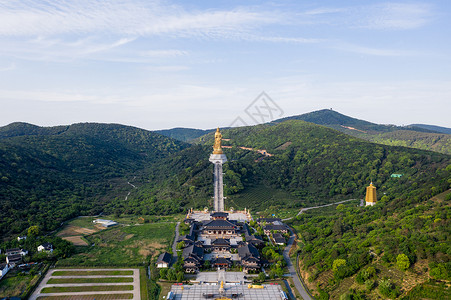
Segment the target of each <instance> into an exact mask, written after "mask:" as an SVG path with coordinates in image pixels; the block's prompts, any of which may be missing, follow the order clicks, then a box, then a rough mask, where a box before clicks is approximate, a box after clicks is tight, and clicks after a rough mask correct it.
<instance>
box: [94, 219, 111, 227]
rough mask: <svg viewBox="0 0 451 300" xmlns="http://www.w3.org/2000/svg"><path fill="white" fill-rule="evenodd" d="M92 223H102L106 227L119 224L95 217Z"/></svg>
mask: <svg viewBox="0 0 451 300" xmlns="http://www.w3.org/2000/svg"><path fill="white" fill-rule="evenodd" d="M92 223H95V224H99V225H102V226H103V227H106V228H108V227H111V226H115V225H117V222H114V221H111V220H104V219H95V220H94V221H92Z"/></svg>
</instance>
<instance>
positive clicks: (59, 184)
mask: <svg viewBox="0 0 451 300" xmlns="http://www.w3.org/2000/svg"><path fill="white" fill-rule="evenodd" d="M0 133H1V136H2V138H0V218H1V220H2V222H1V223H0V234H2V235H3V234H6V233H7V232H16V233H17V232H20V231H21V230H23V229H25V228H27V227H28V226H29V225H33V224H39V225H41V227H42V229H44V230H51V229H54V228H55V227H56V226H57V225H58V224H59V223H60V222H61V221H62V220H65V219H67V218H70V217H74V216H77V215H79V214H89V213H93V212H100V211H101V209H102V205H104V204H105V203H107V202H109V201H111V199H113V197H112V196H109V197H105V196H106V195H108V194H110V195H111V194H113V192H114V190H115V188H117V187H118V182H116V178H123V177H124V176H126V175H127V174H134V173H136V172H138V171H139V170H143V169H145V168H146V167H149V165H150V164H151V163H153V162H155V161H156V160H160V159H164V158H165V157H167V156H168V155H169V154H171V153H174V152H177V151H179V150H181V149H183V148H185V147H187V146H188V145H187V144H184V143H182V142H179V141H176V140H173V139H170V138H168V137H165V136H162V135H159V134H156V133H153V132H150V131H146V130H142V129H138V128H134V127H129V126H123V125H116V124H95V123H85V124H74V125H70V126H58V127H49V128H43V127H38V126H34V125H31V124H25V123H14V124H11V125H8V126H5V127H2V128H0ZM122 181H124V180H122ZM124 183H125V184H126V181H125V182H122V184H124Z"/></svg>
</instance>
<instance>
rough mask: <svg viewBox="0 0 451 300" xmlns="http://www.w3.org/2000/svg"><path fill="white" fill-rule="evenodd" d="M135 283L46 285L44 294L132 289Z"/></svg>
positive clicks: (43, 290) (42, 291)
mask: <svg viewBox="0 0 451 300" xmlns="http://www.w3.org/2000/svg"><path fill="white" fill-rule="evenodd" d="M132 290H133V285H93V286H58V287H45V288H43V289H42V290H41V293H43V294H49V293H70V292H104V291H132Z"/></svg>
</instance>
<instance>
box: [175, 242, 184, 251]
mask: <svg viewBox="0 0 451 300" xmlns="http://www.w3.org/2000/svg"><path fill="white" fill-rule="evenodd" d="M185 247H186V244H185V241H181V242H179V243H178V244H177V250H181V249H183V248H185Z"/></svg>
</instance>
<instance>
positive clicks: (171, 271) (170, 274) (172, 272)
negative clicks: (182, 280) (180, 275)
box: [167, 269, 177, 281]
mask: <svg viewBox="0 0 451 300" xmlns="http://www.w3.org/2000/svg"><path fill="white" fill-rule="evenodd" d="M167 277H168V280H171V281H172V280H176V279H177V274H176V272H175V270H174V269H169V270H168V275H167Z"/></svg>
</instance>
